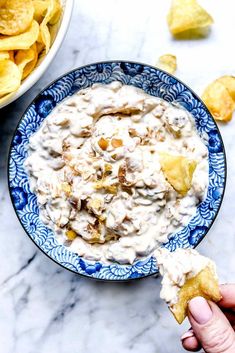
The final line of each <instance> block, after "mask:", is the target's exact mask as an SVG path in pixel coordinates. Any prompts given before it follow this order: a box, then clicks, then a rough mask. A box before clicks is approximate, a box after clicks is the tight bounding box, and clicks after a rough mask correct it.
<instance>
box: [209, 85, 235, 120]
mask: <svg viewBox="0 0 235 353" xmlns="http://www.w3.org/2000/svg"><path fill="white" fill-rule="evenodd" d="M232 93H233V91H232ZM202 100H203V101H204V103H205V104H206V106H207V108H208V109H209V111H210V112H211V114H212V115H213V117H214V118H215V119H216V120H218V121H224V122H227V121H229V120H231V119H232V115H233V111H234V109H235V102H234V100H233V98H232V97H231V95H230V94H229V91H228V89H227V88H226V87H225V85H224V84H223V83H221V82H220V81H219V80H216V81H214V82H212V83H211V84H210V85H209V86H207V88H206V89H205V91H204V92H203V94H202Z"/></svg>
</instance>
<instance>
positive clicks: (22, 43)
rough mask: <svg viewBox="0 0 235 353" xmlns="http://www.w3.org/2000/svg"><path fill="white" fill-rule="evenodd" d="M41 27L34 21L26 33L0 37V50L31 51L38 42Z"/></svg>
mask: <svg viewBox="0 0 235 353" xmlns="http://www.w3.org/2000/svg"><path fill="white" fill-rule="evenodd" d="M38 33H39V25H38V23H37V22H36V21H35V20H33V22H32V24H31V25H30V27H29V28H28V29H27V31H26V32H24V33H22V34H18V35H17V36H11V37H10V36H9V37H8V36H0V50H17V49H29V48H30V47H31V45H33V43H35V42H36V40H37V38H38Z"/></svg>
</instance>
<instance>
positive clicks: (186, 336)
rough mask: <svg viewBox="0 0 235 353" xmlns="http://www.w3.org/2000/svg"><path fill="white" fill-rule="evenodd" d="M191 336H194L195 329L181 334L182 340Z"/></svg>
mask: <svg viewBox="0 0 235 353" xmlns="http://www.w3.org/2000/svg"><path fill="white" fill-rule="evenodd" d="M189 337H194V332H193V330H188V331H187V332H185V333H184V334H183V335H182V336H181V341H183V340H185V338H189Z"/></svg>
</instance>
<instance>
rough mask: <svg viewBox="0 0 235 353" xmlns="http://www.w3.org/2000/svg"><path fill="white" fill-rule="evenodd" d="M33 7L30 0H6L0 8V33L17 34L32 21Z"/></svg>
mask: <svg viewBox="0 0 235 353" xmlns="http://www.w3.org/2000/svg"><path fill="white" fill-rule="evenodd" d="M33 13H34V7H33V3H32V0H27V1H26V0H6V1H5V2H4V4H3V5H2V6H1V8H0V33H1V34H5V35H17V34H20V33H22V32H24V31H25V30H26V29H27V28H28V27H29V26H30V24H31V23H32V20H33Z"/></svg>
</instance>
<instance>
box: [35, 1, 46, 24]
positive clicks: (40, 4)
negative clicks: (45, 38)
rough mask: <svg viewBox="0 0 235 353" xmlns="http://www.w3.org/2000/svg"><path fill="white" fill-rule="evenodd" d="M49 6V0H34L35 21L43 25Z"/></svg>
mask: <svg viewBox="0 0 235 353" xmlns="http://www.w3.org/2000/svg"><path fill="white" fill-rule="evenodd" d="M48 5H49V0H33V6H34V16H33V17H34V19H35V20H36V21H37V22H38V23H41V22H42V20H43V18H44V17H45V15H46V12H47V7H48Z"/></svg>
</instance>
